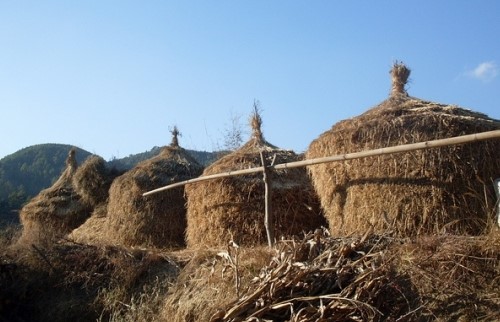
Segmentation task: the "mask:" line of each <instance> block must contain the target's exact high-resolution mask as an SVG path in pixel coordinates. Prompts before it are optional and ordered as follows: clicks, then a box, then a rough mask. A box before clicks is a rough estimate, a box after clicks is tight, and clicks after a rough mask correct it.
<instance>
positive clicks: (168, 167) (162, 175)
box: [103, 128, 203, 247]
mask: <svg viewBox="0 0 500 322" xmlns="http://www.w3.org/2000/svg"><path fill="white" fill-rule="evenodd" d="M172 134H173V139H172V144H171V145H170V146H167V147H164V148H163V150H162V151H161V152H160V154H159V155H157V156H155V157H153V158H151V159H149V160H146V161H143V162H141V163H139V164H138V165H137V166H136V167H135V168H133V169H132V170H130V171H128V172H126V173H125V174H123V175H122V176H120V177H118V178H117V179H115V181H114V182H113V184H112V185H111V188H110V191H109V195H110V197H109V204H108V208H107V219H106V220H105V225H106V226H105V229H104V230H103V232H104V233H105V234H106V235H107V237H109V238H110V239H112V240H114V241H115V242H117V243H120V244H123V245H128V246H154V247H175V246H182V245H184V232H185V229H186V208H185V203H186V199H185V198H184V189H183V188H177V189H172V190H170V191H167V192H164V193H161V194H156V195H152V196H147V197H143V196H142V194H143V193H144V192H146V191H149V190H152V189H155V188H158V187H161V186H165V185H168V184H171V183H174V182H178V181H183V180H187V179H190V178H193V177H196V176H198V175H200V174H201V172H202V171H203V168H202V166H201V165H199V164H198V162H197V161H196V160H195V159H194V158H193V157H191V156H190V155H189V154H188V153H187V152H186V151H185V150H184V149H182V148H181V147H179V146H178V139H177V135H179V132H178V131H177V128H174V130H173V131H172Z"/></svg>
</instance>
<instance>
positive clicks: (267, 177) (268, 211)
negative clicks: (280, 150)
mask: <svg viewBox="0 0 500 322" xmlns="http://www.w3.org/2000/svg"><path fill="white" fill-rule="evenodd" d="M260 160H261V162H262V168H263V171H262V172H263V178H262V179H263V181H264V188H265V195H264V198H265V215H264V226H265V227H266V234H267V244H268V245H269V247H270V248H273V247H274V216H273V212H272V207H271V199H272V190H271V171H270V167H269V165H268V164H267V162H266V156H265V152H264V151H260ZM273 163H274V162H273Z"/></svg>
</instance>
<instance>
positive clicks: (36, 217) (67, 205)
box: [19, 149, 92, 244]
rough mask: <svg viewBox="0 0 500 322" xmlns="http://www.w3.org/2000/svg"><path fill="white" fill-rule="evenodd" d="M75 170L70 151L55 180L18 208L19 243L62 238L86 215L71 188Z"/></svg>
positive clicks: (72, 154)
mask: <svg viewBox="0 0 500 322" xmlns="http://www.w3.org/2000/svg"><path fill="white" fill-rule="evenodd" d="M77 168H78V165H77V163H76V159H75V149H71V150H70V151H69V153H68V158H67V159H66V168H65V169H64V171H63V173H62V174H61V176H60V177H59V179H58V180H57V181H56V182H55V183H54V184H53V185H52V186H51V187H50V188H47V189H45V190H42V191H41V192H40V193H39V194H38V195H37V196H36V197H35V198H33V199H32V200H31V201H30V202H29V203H28V204H26V205H25V206H24V207H23V208H22V209H21V212H20V219H21V224H22V225H23V232H22V235H21V238H20V239H19V242H20V243H21V244H23V243H26V244H27V243H30V244H31V243H43V242H45V241H50V240H53V239H55V238H58V237H61V236H64V235H65V234H67V233H69V232H70V231H71V230H73V229H74V228H76V227H78V226H79V225H81V224H82V223H83V222H84V221H85V219H87V218H88V217H89V216H90V213H91V211H92V209H91V207H90V206H89V205H88V204H87V203H86V202H83V200H82V198H81V196H80V195H79V194H78V193H77V191H76V189H75V187H74V185H73V178H74V176H75V172H77V171H78V170H77Z"/></svg>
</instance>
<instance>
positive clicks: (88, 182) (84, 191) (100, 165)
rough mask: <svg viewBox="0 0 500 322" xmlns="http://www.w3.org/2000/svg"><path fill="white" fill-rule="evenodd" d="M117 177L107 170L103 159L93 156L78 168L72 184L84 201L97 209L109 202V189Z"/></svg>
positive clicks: (114, 172)
mask: <svg viewBox="0 0 500 322" xmlns="http://www.w3.org/2000/svg"><path fill="white" fill-rule="evenodd" d="M117 175H118V173H117V172H116V171H115V170H112V169H108V168H107V166H106V161H104V159H103V158H101V157H99V156H96V155H93V156H90V157H89V158H87V160H85V162H84V163H83V164H82V165H81V166H79V167H78V169H77V170H76V172H75V175H74V176H73V178H72V183H73V186H74V189H75V191H76V192H77V193H78V194H79V195H80V196H81V197H82V201H83V202H85V203H86V204H88V205H90V206H92V207H93V208H95V207H97V206H99V205H100V204H103V203H105V202H106V201H107V199H108V191H109V187H110V186H111V182H112V181H113V179H114V178H115V177H116V176H117Z"/></svg>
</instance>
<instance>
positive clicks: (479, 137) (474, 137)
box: [143, 130, 500, 196]
mask: <svg viewBox="0 0 500 322" xmlns="http://www.w3.org/2000/svg"><path fill="white" fill-rule="evenodd" d="M495 138H500V130H495V131H489V132H482V133H476V134H469V135H462V136H456V137H452V138H447V139H440V140H433V141H426V142H419V143H411V144H403V145H398V146H392V147H387V148H380V149H375V150H368V151H361V152H354V153H347V154H340V155H334V156H329V157H323V158H316V159H309V160H303V161H296V162H289V163H282V164H277V165H274V166H270V167H272V168H273V169H291V168H298V167H305V166H308V165H315V164H321V163H328V162H335V161H344V160H353V159H359V158H366V157H372V156H379V155H384V154H393V153H402V152H410V151H416V150H425V149H430V148H438V147H442V146H450V145H457V144H464V143H470V142H475V141H483V140H489V139H495ZM262 171H264V167H262V166H261V167H256V168H250V169H244V170H236V171H229V172H224V173H218V174H213V175H209V176H203V177H198V178H195V179H190V180H186V181H181V182H177V183H174V184H171V185H168V186H165V187H161V188H158V189H154V190H151V191H148V192H145V193H143V196H147V195H151V194H154V193H157V192H160V191H164V190H168V189H172V188H175V187H180V186H184V185H186V184H190V183H195V182H201V181H206V180H212V179H219V178H225V177H233V176H238V175H244V174H250V173H256V172H262Z"/></svg>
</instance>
